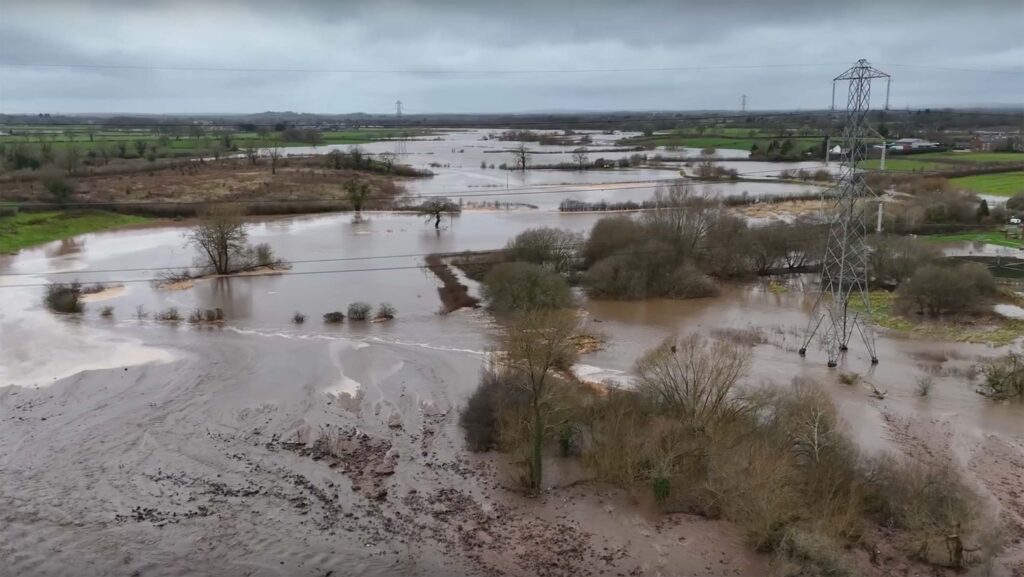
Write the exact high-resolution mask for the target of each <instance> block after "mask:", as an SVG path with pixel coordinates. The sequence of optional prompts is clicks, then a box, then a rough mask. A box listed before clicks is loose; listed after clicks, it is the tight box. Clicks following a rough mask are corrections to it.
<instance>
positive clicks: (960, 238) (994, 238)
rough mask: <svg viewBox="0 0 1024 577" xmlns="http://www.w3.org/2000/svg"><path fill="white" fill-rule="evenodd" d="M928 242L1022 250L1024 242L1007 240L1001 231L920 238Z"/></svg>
mask: <svg viewBox="0 0 1024 577" xmlns="http://www.w3.org/2000/svg"><path fill="white" fill-rule="evenodd" d="M920 238H921V240H926V241H928V242H983V243H986V244H995V245H999V246H1007V247H1010V248H1024V240H1021V239H1019V238H1009V237H1007V236H1006V234H1005V233H1003V232H1002V231H997V230H990V231H984V232H958V233H953V234H932V235H928V236H922V237H920Z"/></svg>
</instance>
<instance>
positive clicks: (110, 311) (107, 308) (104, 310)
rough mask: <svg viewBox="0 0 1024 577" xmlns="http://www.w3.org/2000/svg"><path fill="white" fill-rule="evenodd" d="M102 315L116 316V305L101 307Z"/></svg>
mask: <svg viewBox="0 0 1024 577" xmlns="http://www.w3.org/2000/svg"><path fill="white" fill-rule="evenodd" d="M100 316H101V317H104V318H110V317H112V316H114V307H112V306H109V305H108V306H105V307H103V308H101V309H100Z"/></svg>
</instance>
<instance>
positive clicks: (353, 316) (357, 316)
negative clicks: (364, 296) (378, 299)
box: [348, 302, 373, 321]
mask: <svg viewBox="0 0 1024 577" xmlns="http://www.w3.org/2000/svg"><path fill="white" fill-rule="evenodd" d="M371 310H373V307H371V306H370V305H369V304H368V303H364V302H354V303H352V304H350V305H348V319H349V320H350V321H365V320H366V319H368V318H370V311H371Z"/></svg>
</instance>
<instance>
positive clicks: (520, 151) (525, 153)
mask: <svg viewBox="0 0 1024 577" xmlns="http://www.w3.org/2000/svg"><path fill="white" fill-rule="evenodd" d="M512 157H513V159H514V160H515V162H514V163H513V165H514V166H515V167H516V170H526V166H527V165H528V164H529V162H530V149H529V148H526V143H525V142H521V143H519V146H517V147H516V148H515V149H513V150H512Z"/></svg>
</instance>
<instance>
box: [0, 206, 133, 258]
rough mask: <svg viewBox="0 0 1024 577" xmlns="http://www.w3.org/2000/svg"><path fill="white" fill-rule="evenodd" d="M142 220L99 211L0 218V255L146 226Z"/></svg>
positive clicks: (37, 213) (40, 213)
mask: <svg viewBox="0 0 1024 577" xmlns="http://www.w3.org/2000/svg"><path fill="white" fill-rule="evenodd" d="M146 220H147V219H146V218H144V217H141V216H132V215H127V214H117V213H113V212H102V211H83V212H34V213H24V212H23V213H18V214H15V215H13V216H2V217H0V254H2V253H13V252H17V251H18V250H21V249H23V248H27V247H30V246H35V245H39V244H44V243H47V242H51V241H54V240H60V239H63V238H69V237H72V236H77V235H80V234H86V233H90V232H97V231H101V230H109V229H112V228H117V227H121V226H126V225H129V224H135V223H139V222H145V221H146Z"/></svg>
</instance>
